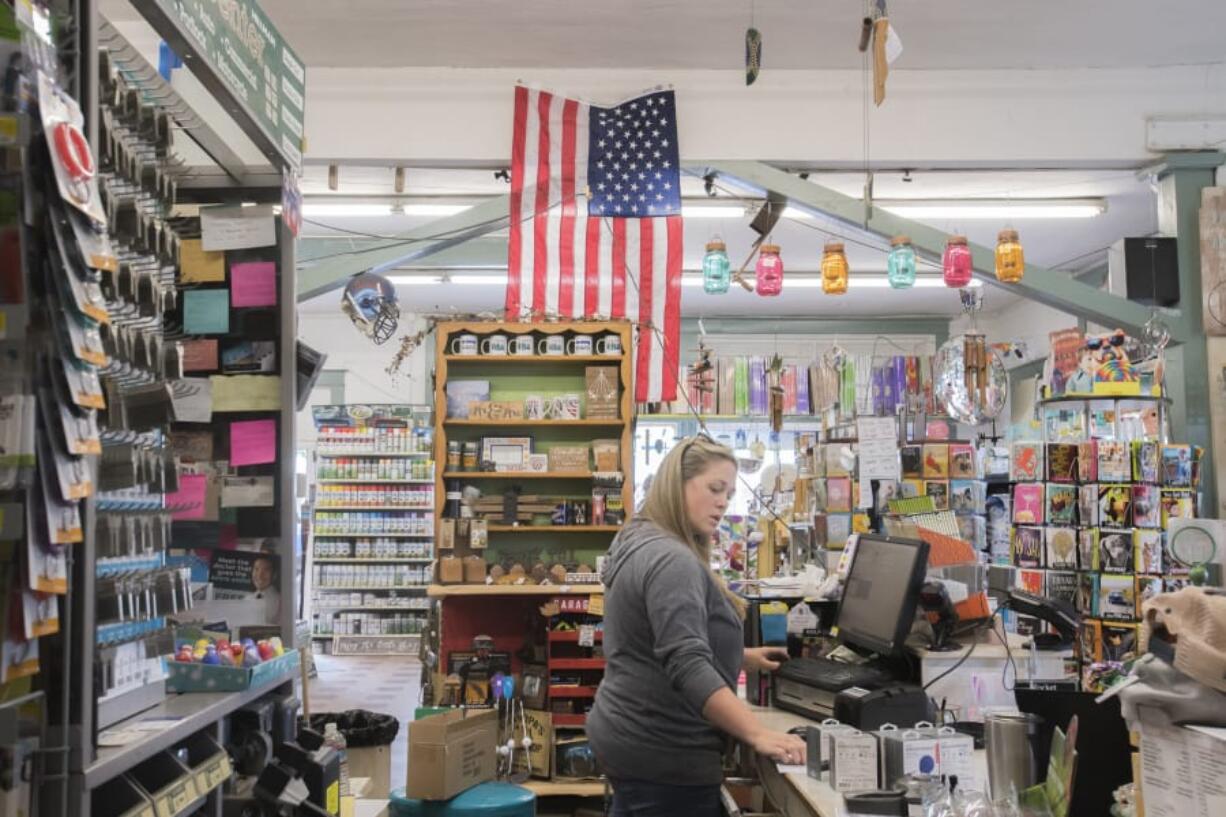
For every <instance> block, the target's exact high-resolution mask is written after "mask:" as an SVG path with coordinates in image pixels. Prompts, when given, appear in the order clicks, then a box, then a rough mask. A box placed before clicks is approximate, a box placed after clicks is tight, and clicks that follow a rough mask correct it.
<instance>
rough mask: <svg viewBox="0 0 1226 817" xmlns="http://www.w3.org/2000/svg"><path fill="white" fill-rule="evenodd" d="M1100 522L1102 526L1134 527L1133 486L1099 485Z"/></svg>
mask: <svg viewBox="0 0 1226 817" xmlns="http://www.w3.org/2000/svg"><path fill="white" fill-rule="evenodd" d="M1098 524H1099V526H1100V527H1102V528H1116V529H1123V528H1128V527H1132V486H1131V485H1100V486H1098Z"/></svg>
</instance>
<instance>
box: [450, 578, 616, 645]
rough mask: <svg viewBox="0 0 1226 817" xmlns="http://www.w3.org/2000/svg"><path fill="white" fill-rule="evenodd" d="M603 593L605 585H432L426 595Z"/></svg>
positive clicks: (568, 594) (582, 594) (577, 594)
mask: <svg viewBox="0 0 1226 817" xmlns="http://www.w3.org/2000/svg"><path fill="white" fill-rule="evenodd" d="M602 593H604V585H603V584H432V585H430V586H429V587H427V588H426V595H427V596H429V597H430V598H432V599H445V598H447V597H448V596H590V595H593V594H596V595H599V594H602ZM576 638H577V636H576Z"/></svg>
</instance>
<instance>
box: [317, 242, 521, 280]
mask: <svg viewBox="0 0 1226 817" xmlns="http://www.w3.org/2000/svg"><path fill="white" fill-rule="evenodd" d="M387 243H389V239H386V238H362V237H360V236H348V237H345V236H303V237H302V238H299V239H298V251H297V260H298V269H299V270H303V271H305V269H306V268H307V267H308V266H310V265H311V264H314V263H316V262H318V261H320V260H327V259H328V258H330V257H336V256H338V255H341V254H345V255H348V254H349V253H352V252H354V251H355V250H356V251H362V252H366V251H368V250H371V249H376V248H378V247H379V246H380V245H384V244H387ZM426 259H428V260H426ZM398 266H401V267H405V268H409V267H452V268H460V269H498V270H505V269H506V268H507V240H506V239H505V238H490V237H488V236H482V237H480V238H471V239H469V240H468V241H465V242H464V243H463V244H456V245H454V246H451V247H447V248H446V249H441V250H439V251H438V252H435V253H432V254H431V255H429V256H426V257H425V258H418V259H415V260H413V261H405V262H403V263H401V264H399V265H398Z"/></svg>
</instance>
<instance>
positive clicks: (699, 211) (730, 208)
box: [681, 204, 745, 218]
mask: <svg viewBox="0 0 1226 817" xmlns="http://www.w3.org/2000/svg"><path fill="white" fill-rule="evenodd" d="M681 215H683V216H684V217H686V218H745V208H744V207H742V206H741V205H739V204H737V205H732V204H711V205H698V204H683V205H681Z"/></svg>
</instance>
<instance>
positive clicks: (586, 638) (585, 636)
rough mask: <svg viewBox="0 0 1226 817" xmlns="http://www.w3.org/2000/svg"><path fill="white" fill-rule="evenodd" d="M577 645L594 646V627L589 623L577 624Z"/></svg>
mask: <svg viewBox="0 0 1226 817" xmlns="http://www.w3.org/2000/svg"><path fill="white" fill-rule="evenodd" d="M579 646H580V647H594V646H596V628H595V627H594V626H592V625H591V624H580V625H579Z"/></svg>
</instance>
